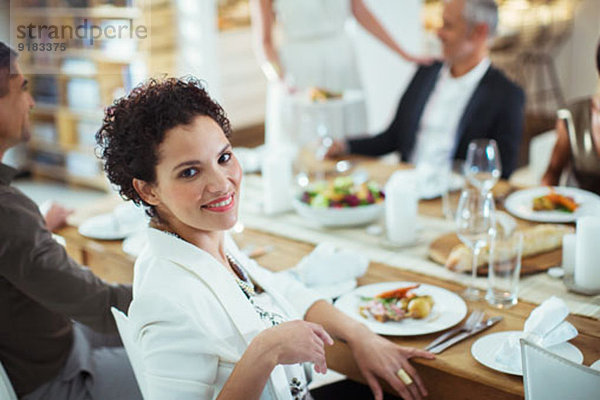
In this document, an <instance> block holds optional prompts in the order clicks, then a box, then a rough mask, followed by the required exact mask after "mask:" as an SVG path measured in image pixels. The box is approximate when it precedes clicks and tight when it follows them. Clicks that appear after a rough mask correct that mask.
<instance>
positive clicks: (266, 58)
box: [250, 0, 283, 80]
mask: <svg viewBox="0 0 600 400" xmlns="http://www.w3.org/2000/svg"><path fill="white" fill-rule="evenodd" d="M250 15H251V18H252V31H253V34H254V35H253V36H254V41H255V45H256V46H257V51H258V58H259V62H260V63H261V69H262V71H263V73H264V74H265V76H266V77H267V79H268V80H277V79H283V70H282V68H281V62H280V60H279V55H278V54H277V49H275V44H274V40H273V25H274V13H273V5H272V0H250Z"/></svg>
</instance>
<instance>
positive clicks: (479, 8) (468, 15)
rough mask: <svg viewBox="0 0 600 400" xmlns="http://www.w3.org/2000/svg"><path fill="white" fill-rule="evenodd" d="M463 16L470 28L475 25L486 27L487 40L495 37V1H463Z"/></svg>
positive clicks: (496, 11)
mask: <svg viewBox="0 0 600 400" xmlns="http://www.w3.org/2000/svg"><path fill="white" fill-rule="evenodd" d="M463 1H464V3H465V7H464V9H463V16H464V17H465V20H466V21H467V24H468V25H469V26H470V27H473V26H475V25H477V24H485V25H487V26H488V39H491V38H493V37H494V36H495V35H496V30H497V28H498V4H496V0H463Z"/></svg>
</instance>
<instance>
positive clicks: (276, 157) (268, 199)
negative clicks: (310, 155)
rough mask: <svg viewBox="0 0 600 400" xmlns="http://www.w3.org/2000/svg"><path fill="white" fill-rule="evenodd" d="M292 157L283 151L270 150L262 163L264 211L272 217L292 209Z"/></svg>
mask: <svg viewBox="0 0 600 400" xmlns="http://www.w3.org/2000/svg"><path fill="white" fill-rule="evenodd" d="M292 159H293V157H292V155H291V154H290V152H289V151H284V150H283V149H273V150H268V151H267V154H266V156H265V158H264V159H263V162H262V170H261V171H262V181H263V210H264V212H265V214H268V215H272V214H277V213H281V212H285V211H288V210H290V209H291V208H292V188H291V185H292Z"/></svg>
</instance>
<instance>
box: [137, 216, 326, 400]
mask: <svg viewBox="0 0 600 400" xmlns="http://www.w3.org/2000/svg"><path fill="white" fill-rule="evenodd" d="M148 239H149V240H148V245H147V246H146V248H145V249H144V251H143V252H142V254H141V255H140V257H139V258H138V260H137V261H136V263H135V270H134V280H133V302H132V303H131V306H130V308H129V313H128V314H129V320H130V328H131V330H132V331H133V337H134V340H135V343H136V344H137V346H138V350H139V352H140V355H141V360H142V369H143V374H144V377H143V381H144V385H145V386H146V387H145V393H146V394H147V399H149V400H154V399H156V400H164V399H177V400H187V399H190V400H192V399H193V400H199V399H214V398H216V397H217V395H218V394H219V392H220V390H221V388H222V387H223V385H224V384H225V382H226V381H227V379H228V378H229V375H230V374H231V371H232V369H233V367H234V365H235V363H236V362H237V361H238V360H239V359H240V358H241V356H242V354H243V353H244V351H245V350H246V348H247V347H248V345H249V343H250V341H251V340H252V339H253V338H254V337H255V336H256V335H257V334H258V333H259V332H260V331H262V330H263V329H265V326H264V324H263V322H262V321H261V319H260V317H259V316H258V314H257V313H256V311H255V309H254V307H253V306H252V305H251V304H250V302H249V301H248V299H247V298H246V296H245V295H244V293H243V292H242V291H241V290H240V289H239V287H238V285H237V283H236V281H235V278H234V276H233V275H232V274H231V273H230V272H229V271H228V270H226V269H225V268H224V267H223V266H222V265H221V264H220V263H218V262H217V260H215V259H214V258H213V257H212V256H211V255H210V254H209V253H207V252H205V251H203V250H201V249H199V248H198V247H196V246H194V245H192V244H190V243H188V242H185V241H183V240H181V239H178V238H176V237H174V236H172V235H170V234H167V233H165V232H162V231H159V230H156V229H152V228H150V229H149V232H148ZM226 250H227V251H228V252H229V253H230V254H231V255H232V256H233V257H235V258H236V259H237V260H238V261H239V262H240V263H241V264H242V265H243V267H244V268H245V270H246V271H247V272H248V274H249V275H250V277H251V278H252V280H253V281H254V282H256V283H257V284H258V285H260V286H261V287H262V288H264V290H265V291H267V292H268V293H270V294H271V295H272V296H273V298H274V299H275V301H276V302H277V303H278V304H279V305H280V306H281V308H282V310H283V311H284V312H285V313H286V314H287V316H288V317H289V318H290V319H301V318H302V317H303V316H304V314H305V313H306V311H307V310H308V308H309V307H310V306H311V305H312V304H313V303H314V302H315V301H317V300H318V299H319V298H318V297H317V296H316V294H315V293H314V292H312V291H310V290H309V289H307V288H306V287H305V286H304V285H302V284H301V283H299V282H297V281H295V280H293V279H291V278H287V277H285V276H283V275H281V274H274V273H272V272H270V271H268V270H266V269H264V268H262V267H260V266H259V265H258V264H257V263H256V262H254V261H253V260H251V259H249V258H248V257H246V256H245V255H244V254H242V253H241V252H240V251H239V249H238V248H237V246H236V245H235V243H234V242H233V240H232V239H231V238H230V237H229V235H226ZM275 289H276V290H275ZM283 296H285V298H284V297H283ZM261 399H264V400H267V399H269V400H271V399H273V400H274V399H277V400H287V399H292V397H291V394H290V388H289V383H288V381H287V378H286V376H285V372H284V371H283V367H282V366H277V367H275V369H274V370H273V372H272V373H271V376H270V378H269V380H268V382H267V384H266V386H265V389H264V391H263V393H262V395H261Z"/></svg>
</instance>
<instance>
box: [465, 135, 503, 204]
mask: <svg viewBox="0 0 600 400" xmlns="http://www.w3.org/2000/svg"><path fill="white" fill-rule="evenodd" d="M500 175H502V165H501V164H500V152H499V151H498V145H497V144H496V141H495V140H494V139H476V140H473V141H471V143H469V149H468V151H467V159H466V160H465V177H466V178H467V180H468V181H469V182H470V183H471V184H472V185H473V186H475V187H476V188H477V189H479V191H480V192H481V193H482V194H484V193H487V192H489V191H490V190H491V189H492V188H493V187H494V185H495V184H496V182H498V179H500Z"/></svg>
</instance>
